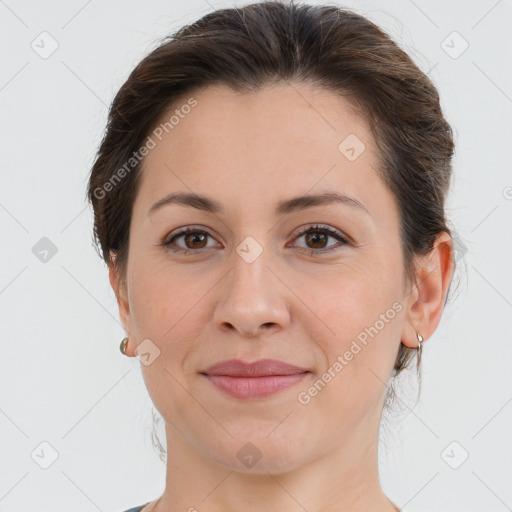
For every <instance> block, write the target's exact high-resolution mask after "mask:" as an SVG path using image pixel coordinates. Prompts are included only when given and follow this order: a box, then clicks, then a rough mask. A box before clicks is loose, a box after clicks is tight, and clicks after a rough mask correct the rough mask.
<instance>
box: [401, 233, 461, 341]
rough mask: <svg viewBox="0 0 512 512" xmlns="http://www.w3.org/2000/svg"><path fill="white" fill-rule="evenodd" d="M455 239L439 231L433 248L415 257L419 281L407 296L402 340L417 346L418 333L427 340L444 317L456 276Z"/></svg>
mask: <svg viewBox="0 0 512 512" xmlns="http://www.w3.org/2000/svg"><path fill="white" fill-rule="evenodd" d="M454 267H455V263H454V259H453V241H452V239H451V237H450V235H449V234H448V233H446V232H444V231H442V232H441V233H439V234H438V235H437V237H436V239H435V241H434V245H433V247H432V250H431V251H430V252H429V253H428V254H427V255H425V256H420V257H418V258H417V260H416V276H417V279H416V283H415V284H414V286H413V290H412V292H411V293H410V294H409V295H408V297H407V299H406V300H407V317H406V321H405V323H404V327H403V330H402V343H403V344H404V345H405V346H407V347H411V348H417V347H418V338H417V337H416V333H417V332H418V333H420V334H421V335H422V336H423V339H424V340H427V339H428V338H430V336H432V334H433V333H434V331H435V330H436V329H437V326H438V325H439V322H440V321H441V315H442V313H443V309H444V303H445V300H446V295H447V293H448V288H449V286H450V282H451V280H452V277H453V271H454Z"/></svg>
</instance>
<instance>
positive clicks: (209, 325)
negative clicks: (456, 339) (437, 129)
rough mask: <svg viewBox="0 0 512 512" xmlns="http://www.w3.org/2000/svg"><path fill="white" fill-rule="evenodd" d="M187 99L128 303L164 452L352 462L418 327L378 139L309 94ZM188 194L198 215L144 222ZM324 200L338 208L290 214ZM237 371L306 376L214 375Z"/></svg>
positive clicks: (144, 189) (225, 462) (143, 231)
mask: <svg viewBox="0 0 512 512" xmlns="http://www.w3.org/2000/svg"><path fill="white" fill-rule="evenodd" d="M193 98H194V99H195V100H196V102H197V103H193V102H191V103H187V100H188V99H189V97H186V98H185V99H184V100H183V101H182V102H181V103H180V104H176V105H174V106H173V109H172V111H170V112H169V114H166V115H165V116H164V117H163V118H162V122H165V121H168V120H169V118H170V116H171V115H172V114H173V113H174V114H175V118H174V119H173V124H172V127H171V128H170V126H171V125H167V129H166V130H167V131H166V130H165V129H164V130H163V129H160V130H158V131H155V132H153V134H152V135H151V137H152V139H153V141H154V142H155V147H152V149H150V151H149V154H147V156H146V157H145V161H144V165H143V174H142V181H141V184H140V189H139V191H138V195H137V197H136V200H135V203H134V207H133V215H132V220H131V227H130V247H129V258H128V265H127V281H126V283H127V284H126V286H127V288H126V290H125V292H124V295H123V297H124V298H125V303H124V306H122V308H121V315H122V318H123V322H124V325H125V327H126V330H127V333H128V336H129V337H130V339H131V343H133V344H134V345H133V346H135V343H137V344H139V343H141V342H143V340H149V341H145V344H144V345H143V346H142V347H143V350H142V351H141V353H142V352H143V353H144V354H145V355H144V356H142V357H141V361H142V362H143V363H144V364H142V371H143V376H144V379H145V382H146V385H147V388H148V391H149V394H150V396H151V399H152V400H153V402H154V404H155V406H156V408H157V409H158V411H159V412H160V413H161V414H162V416H163V418H164V419H165V421H166V426H167V434H168V436H169V437H168V442H170V443H171V444H170V445H169V452H170V453H173V450H175V451H180V450H181V451H182V452H183V453H188V455H189V456H193V457H200V458H201V459H205V460H207V461H209V462H210V463H211V462H215V463H216V464H220V465H222V466H224V467H226V468H230V469H236V470H237V471H245V472H251V471H252V472H261V471H262V470H266V471H273V472H275V471H279V470H281V471H284V470H289V469H293V468H295V467H299V466H301V465H303V464H305V463H307V462H312V461H314V460H315V459H317V458H319V457H321V456H323V455H326V454H328V453H329V454H333V456H335V457H340V458H341V457H342V456H343V457H347V456H349V455H350V453H354V454H356V453H360V449H361V447H362V446H363V445H364V446H366V444H365V443H368V439H369V438H370V439H373V438H374V437H375V436H376V435H377V428H378V423H379V419H380V415H381V412H382V407H383V401H384V398H385V394H386V386H385V383H387V381H388V379H389V377H390V375H391V371H392V368H393V364H394V361H395V358H396V355H397V352H398V349H399V345H400V340H401V336H402V332H403V330H404V329H405V325H406V323H407V321H408V320H407V315H406V304H405V302H404V301H405V300H406V299H407V291H406V288H407V283H406V281H405V277H404V261H403V255H402V250H401V245H400V237H399V212H398V209H397V205H396V203H395V200H394V198H393V196H392V194H391V192H390V191H389V190H388V189H387V188H386V186H385V185H384V183H383V182H382V181H381V179H380V178H379V176H378V174H377V170H376V168H377V153H376V148H375V146H374V140H373V138H372V135H371V132H370V130H369V129H368V127H367V126H366V124H365V122H364V121H363V120H362V119H361V118H360V117H359V116H358V115H357V114H356V113H355V112H354V111H353V110H351V109H350V107H349V104H348V103H347V102H346V101H345V100H343V99H341V98H339V97H337V96H335V95H334V94H333V93H331V92H329V91H327V90H324V89H320V88H317V87H314V86H311V85H307V84H303V83H295V84H293V86H291V85H279V86H274V87H266V88H264V89H262V90H260V91H259V92H256V93H245V94H242V93H236V92H233V91H231V90H230V89H227V88H224V87H221V86H215V87H210V88H206V89H202V90H200V91H199V92H197V93H196V94H193ZM186 104H188V105H191V104H194V105H195V106H193V107H191V108H188V107H184V108H181V107H182V106H183V105H186ZM176 109H177V110H178V113H175V110H176ZM177 120H178V121H177ZM155 134H158V136H156V135H155ZM160 139H161V140H160ZM149 145H150V146H153V144H152V143H151V144H149ZM178 192H179V193H180V194H184V195H187V196H188V195H191V196H192V198H191V199H189V200H187V201H186V202H187V203H188V204H185V203H184V202H168V203H166V204H161V205H160V206H159V207H154V208H153V209H152V206H153V205H154V204H155V203H156V202H157V201H159V200H161V199H162V198H164V197H166V196H167V195H169V194H175V193H178ZM323 194H331V195H333V194H337V195H339V197H340V198H341V199H340V200H331V201H327V200H319V199H315V200H310V201H309V202H308V200H304V199H303V200H297V201H293V199H294V198H297V197H299V196H301V197H302V196H307V197H312V196H315V197H316V196H322V195H323ZM198 196H201V198H202V197H206V198H208V201H211V202H212V203H213V204H214V205H216V206H217V209H216V210H215V211H212V210H213V209H212V208H207V207H205V206H204V202H203V201H200V200H199V199H198ZM331 197H333V196H331ZM187 227H189V228H193V229H194V230H195V231H196V232H192V233H188V234H187V233H185V234H184V235H179V232H180V231H181V230H182V229H183V228H187ZM326 229H329V230H331V231H332V232H333V233H332V234H331V233H329V232H327V231H325V230H326ZM302 230H304V231H305V232H303V231H302ZM308 230H309V231H308ZM165 242H169V245H168V246H167V247H166V246H165V245H163V244H164V243H165ZM139 355H141V354H139ZM144 358H145V360H144ZM231 359H239V360H242V361H245V362H253V361H257V360H261V359H275V360H279V361H282V362H285V363H288V364H291V365H295V366H297V367H299V368H301V369H303V370H307V372H306V373H303V374H302V375H300V376H298V377H297V375H295V377H290V376H288V377H283V376H281V377H274V378H273V379H272V378H269V377H264V378H262V377H259V379H260V380H259V382H257V381H256V379H258V377H252V378H247V377H246V378H245V379H242V378H240V377H233V376H231V377H212V375H211V374H210V375H205V374H204V373H205V372H206V370H207V369H208V368H209V367H211V366H212V365H214V364H216V363H219V362H222V361H226V360H231ZM276 368H278V367H275V368H274V369H276ZM215 382H217V384H218V385H217V384H215ZM276 383H277V386H279V385H282V384H283V383H284V384H286V385H288V387H285V388H284V389H281V391H279V392H276V389H275V388H272V387H268V386H272V385H276ZM315 383H316V384H315ZM222 384H224V385H225V386H227V387H228V388H229V389H230V390H231V393H229V392H227V391H223V390H222V389H221V388H220V387H219V386H221V385H222ZM262 388H264V389H267V390H270V391H269V393H270V394H268V395H267V396H262V395H261V394H258V392H261V393H263V392H264V389H263V391H262ZM237 393H238V394H237ZM248 443H250V444H248ZM258 459H259V460H258ZM256 461H257V464H256V465H254V463H255V462H256Z"/></svg>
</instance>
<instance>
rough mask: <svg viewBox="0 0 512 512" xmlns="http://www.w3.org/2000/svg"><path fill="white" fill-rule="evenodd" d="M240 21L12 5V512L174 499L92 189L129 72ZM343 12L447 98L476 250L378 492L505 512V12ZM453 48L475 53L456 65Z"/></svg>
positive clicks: (4, 206) (0, 93)
mask: <svg viewBox="0 0 512 512" xmlns="http://www.w3.org/2000/svg"><path fill="white" fill-rule="evenodd" d="M244 3H247V2H244ZM312 3H321V2H312ZM232 5H234V4H233V3H232V2H217V1H214V0H209V1H206V0H194V1H187V2H185V1H184V0H180V1H161V0H146V1H145V2H134V1H121V0H109V1H104V2H99V1H98V0H92V1H89V2H86V1H83V0H72V1H68V2H56V1H47V2H36V1H34V0H33V1H19V2H15V1H13V0H5V1H3V0H0V44H1V48H2V54H1V55H2V63H1V67H0V108H1V114H0V120H1V124H0V130H1V133H0V140H1V147H2V152H1V165H0V173H1V187H0V228H1V233H2V238H1V240H2V242H1V247H2V250H1V251H0V269H1V270H0V311H1V328H2V341H1V349H2V350H1V356H0V511H4V512H5V511H13V512H16V511H22V510H23V511H28V510H37V511H40V512H43V511H50V510H51V511H66V512H68V511H74V512H85V511H95V510H100V511H105V512H109V511H110V512H118V511H121V510H124V509H126V508H128V507H132V506H135V505H139V504H142V503H145V502H146V501H149V500H150V499H154V498H156V497H157V496H159V495H160V493H161V492H162V490H163V486H164V477H165V467H164V465H163V463H162V462H161V461H160V460H159V458H158V456H157V454H156V452H155V450H154V448H153V447H152V445H151V423H152V410H153V406H152V403H151V401H150V399H149V397H148V395H147V392H146V390H145V386H144V382H143V380H142V377H141V373H140V368H139V365H140V363H139V361H138V360H137V359H136V358H133V359H130V358H126V357H123V356H122V355H121V353H120V352H119V343H120V341H121V339H122V338H123V335H124V331H123V329H122V327H121V325H120V323H119V321H118V313H117V305H116V302H115V297H114V295H113V293H112V291H111V289H110V285H109V282H108V276H107V270H106V267H105V265H104V264H103V263H102V261H101V260H100V259H99V258H98V256H97V254H96V252H95V250H94V248H93V246H92V215H91V211H90V210H89V207H88V206H86V203H85V202H84V195H85V189H86V188H85V187H86V180H87V175H88V172H89V169H90V166H91V164H92V162H93V158H94V152H95V150H96V149H97V147H98V145H99V142H100V140H101V137H102V135H103V129H104V127H105V121H106V114H107V107H108V105H109V104H110V102H111V100H112V99H113V96H114V94H115V92H116V91H117V90H118V88H119V87H120V86H121V84H122V83H123V82H124V81H125V80H126V78H127V76H128V74H129V72H130V71H131V70H132V68H133V67H134V66H135V65H136V64H137V62H138V61H139V60H140V59H141V58H142V57H143V56H144V55H146V54H147V53H148V52H149V51H151V49H153V48H154V46H155V45H156V44H157V42H158V39H159V38H160V37H163V36H164V35H166V34H168V33H169V32H171V31H173V30H175V29H176V28H178V27H180V26H181V25H183V24H184V23H186V22H191V21H193V20H195V19H196V18H198V17H200V16H201V15H203V14H206V13H207V12H210V11H211V10H212V9H213V8H218V7H222V6H232ZM238 5H243V3H239V4H238ZM339 5H344V6H347V7H352V8H354V9H355V10H357V11H358V12H360V13H362V14H365V15H366V16H368V17H369V18H370V19H372V20H373V21H375V22H376V23H377V24H379V25H380V26H381V27H382V28H384V29H385V30H387V31H388V32H389V33H390V34H391V35H392V37H393V38H394V39H395V40H396V41H397V42H399V44H400V45H401V46H402V47H403V48H404V49H406V51H408V52H409V53H410V54H411V55H412V56H413V58H414V60H415V61H416V62H417V63H418V65H419V66H420V68H421V69H422V70H424V71H425V72H430V76H431V77H432V79H433V81H434V83H435V84H436V86H437V87H438V89H439V91H440V94H441V99H442V106H443V109H444V112H445V114H446V117H447V119H448V121H449V122H450V123H451V124H452V126H453V128H454V131H455V137H456V145H457V150H456V157H455V160H454V179H453V182H452V190H451V195H450V199H449V205H448V215H449V217H450V219H451V220H452V223H453V225H454V226H455V228H456V229H457V231H458V233H459V235H460V238H461V243H462V244H463V245H464V246H465V247H467V250H468V252H467V253H465V254H462V256H463V257H462V258H461V259H460V263H461V264H464V266H465V269H466V270H465V271H464V272H463V273H462V274H459V277H458V279H459V280H460V285H459V288H458V290H455V289H454V293H453V298H454V302H453V304H452V305H450V306H449V308H448V309H447V310H446V311H445V314H444V315H443V320H442V322H441V325H440V326H439V328H438V330H437V331H436V333H435V335H434V336H433V337H432V338H431V339H429V340H428V342H427V343H426V345H425V351H424V361H423V362H424V383H423V392H422V399H421V401H420V403H419V404H418V406H417V407H416V408H414V410H412V411H409V410H407V409H406V410H405V414H403V415H402V418H401V419H400V421H399V422H395V423H387V426H386V428H385V429H384V430H383V437H382V452H381V462H380V464H381V468H380V469H381V478H382V483H383V487H384V490H385V492H386V493H387V494H388V495H389V496H390V497H391V498H392V499H393V500H394V501H395V502H396V503H397V504H398V505H400V506H405V508H404V510H407V511H410V512H418V511H426V510H435V511H440V510H450V511H464V512H470V511H479V512H483V511H485V512H502V511H505V510H511V507H512V487H511V485H510V482H511V479H510V476H511V472H512V471H511V470H512V437H511V435H510V433H511V432H512V429H511V426H512V403H511V402H512V386H511V381H512V375H511V371H510V366H511V362H512V358H511V355H512V343H511V342H512V339H511V327H510V318H511V308H512V286H511V284H512V272H511V265H510V261H511V258H510V254H511V243H512V237H511V227H510V225H511V222H510V221H511V219H512V217H511V214H512V200H511V198H512V188H511V187H512V173H511V150H510V146H511V143H512V133H511V132H512V130H511V126H510V115H511V113H512V99H511V97H512V76H511V69H510V63H511V62H512V55H511V53H512V52H511V45H510V39H511V38H510V33H511V28H512V27H511V25H512V24H511V21H512V2H511V1H510V0H501V1H498V2H496V0H485V1H484V0H482V1H478V2H476V1H473V2H465V1H464V2H463V1H459V2H454V1H448V2H447V1H430V2H427V1H421V2H420V1H419V0H417V1H416V2H413V1H412V0H395V1H387V2H384V1H375V2H363V1H360V2H356V1H347V2H344V3H343V4H339ZM43 31H47V32H48V33H49V34H50V35H51V38H53V39H55V40H56V41H57V43H58V48H57V50H56V51H55V52H54V53H53V54H52V55H50V56H49V57H48V58H46V59H44V58H42V57H41V56H40V55H39V54H38V53H37V52H36V51H35V50H34V49H33V48H32V47H31V45H32V44H33V45H34V46H36V45H38V46H39V48H41V47H42V46H43V44H44V46H45V48H46V49H48V48H50V46H49V45H50V39H49V38H48V36H41V35H40V34H41V32H43ZM453 31H457V32H458V33H459V34H460V36H462V38H464V40H466V41H467V43H468V44H469V47H468V49H467V50H466V51H465V52H464V53H462V54H461V55H460V56H458V58H453V55H454V54H455V53H457V52H458V51H460V49H461V48H462V46H461V45H462V44H463V41H462V39H460V38H459V39H457V37H458V36H456V35H455V36H454V35H453V34H452V32H453ZM448 36H449V37H448ZM43 37H46V38H47V39H45V40H44V43H43V42H41V41H42V39H41V38H43ZM447 37H448V39H446V38H447ZM454 37H455V39H454ZM443 41H445V42H444V43H443ZM450 46H451V47H452V48H451V49H450V48H449V47H450ZM36 47H37V46H36ZM445 50H446V51H445ZM39 51H42V50H39ZM447 51H448V52H451V53H452V56H450V55H449V53H447ZM42 237H47V238H49V239H50V240H51V241H52V242H53V244H55V246H56V247H57V253H56V254H55V255H54V256H53V257H49V256H50V255H49V256H48V261H47V262H42V261H41V260H40V259H39V258H38V257H36V255H35V254H34V253H33V251H32V248H33V247H34V246H35V245H36V243H37V242H38V241H39V240H40V239H41V238H42ZM461 247H462V245H461ZM40 256H41V255H40ZM160 438H161V439H162V442H164V433H163V429H161V430H160ZM453 441H456V443H457V444H455V445H451V446H450V447H449V448H448V450H447V451H445V449H446V448H447V446H449V445H450V443H452V442H453ZM43 442H47V443H49V444H50V445H51V447H53V448H50V447H48V446H47V445H41V443H43ZM52 450H55V451H56V452H57V453H58V458H57V460H56V461H55V462H54V463H53V464H52V465H51V466H50V467H49V468H48V469H42V468H41V467H40V465H39V464H44V462H45V460H46V462H48V461H49V460H50V459H49V457H51V453H52ZM465 452H467V453H468V454H469V458H468V459H467V460H466V461H465V462H464V463H463V464H462V465H461V466H460V467H459V468H458V469H452V468H451V467H450V466H449V464H448V463H447V461H450V463H451V464H452V465H454V461H455V462H457V460H459V459H460V458H461V457H462V456H463V455H464V453H465ZM443 454H444V455H443ZM36 460H37V461H38V462H39V464H38V463H36ZM441 504H442V505H443V506H441ZM195 506H196V508H197V509H198V510H199V511H200V510H201V503H197V504H195Z"/></svg>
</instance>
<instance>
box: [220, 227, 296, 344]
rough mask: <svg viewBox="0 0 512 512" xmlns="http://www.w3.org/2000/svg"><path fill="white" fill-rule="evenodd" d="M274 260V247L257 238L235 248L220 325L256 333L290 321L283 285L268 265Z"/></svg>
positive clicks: (223, 291)
mask: <svg viewBox="0 0 512 512" xmlns="http://www.w3.org/2000/svg"><path fill="white" fill-rule="evenodd" d="M271 260H272V258H271V254H270V250H269V249H268V248H266V247H265V248H264V247H263V245H262V244H260V243H259V242H258V241H257V240H256V239H255V238H253V237H247V238H245V239H244V240H243V241H242V242H241V243H240V244H239V245H238V246H237V247H236V248H235V251H233V253H232V261H231V265H232V267H231V272H229V274H228V276H226V280H225V282H224V287H223V289H222V296H221V297H220V299H219V301H218V303H217V305H216V311H215V316H214V318H215V322H216V323H217V325H218V326H220V327H221V328H223V329H226V328H228V329H236V330H237V331H239V333H241V334H243V335H245V336H256V335H257V334H258V333H259V332H260V330H262V329H263V330H267V329H269V328H273V329H277V328H279V327H281V328H282V327H284V326H285V325H286V324H287V323H288V322H289V318H288V316H289V315H288V308H287V304H286V297H285V296H284V295H283V285H282V283H280V281H279V279H277V278H276V277H275V276H274V275H273V272H272V271H271V270H270V269H269V268H268V267H269V266H272V261H271Z"/></svg>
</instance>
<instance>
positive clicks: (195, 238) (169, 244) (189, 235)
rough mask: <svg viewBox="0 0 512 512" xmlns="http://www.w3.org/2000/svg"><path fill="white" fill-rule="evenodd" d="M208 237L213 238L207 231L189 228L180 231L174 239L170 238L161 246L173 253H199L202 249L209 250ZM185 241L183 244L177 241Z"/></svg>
mask: <svg viewBox="0 0 512 512" xmlns="http://www.w3.org/2000/svg"><path fill="white" fill-rule="evenodd" d="M208 237H210V238H211V236H210V234H209V233H208V232H207V231H204V230H201V229H198V228H194V227H193V226H187V227H186V228H184V229H182V230H181V231H178V233H175V234H174V235H173V236H172V237H170V238H169V237H168V238H167V239H166V240H164V241H163V242H162V243H161V244H160V245H162V246H164V247H166V248H168V249H169V250H171V251H177V252H179V251H185V252H187V251H189V250H190V251H199V250H201V249H209V248H210V247H211V246H207V243H208ZM179 239H183V242H181V243H180V244H178V243H177V242H176V241H177V240H179Z"/></svg>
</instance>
